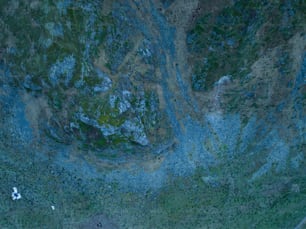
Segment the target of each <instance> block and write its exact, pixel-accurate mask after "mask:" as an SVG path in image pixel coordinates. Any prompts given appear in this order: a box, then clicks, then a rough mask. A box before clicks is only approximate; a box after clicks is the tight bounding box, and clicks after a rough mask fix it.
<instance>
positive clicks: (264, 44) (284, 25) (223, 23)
mask: <svg viewBox="0 0 306 229" xmlns="http://www.w3.org/2000/svg"><path fill="white" fill-rule="evenodd" d="M303 9H305V2H303V1H292V2H291V1H257V0H252V1H245V0H239V1H236V2H235V3H234V4H233V5H231V6H228V7H226V8H224V9H222V10H221V11H219V12H217V13H209V14H206V15H202V16H200V17H199V19H198V20H197V22H196V24H195V25H194V27H193V29H191V30H190V32H189V38H188V39H187V43H188V46H189V49H190V51H191V53H192V57H191V58H190V61H191V63H193V78H192V86H193V89H194V90H200V91H201V90H210V89H211V88H212V87H213V85H214V83H215V82H217V81H218V79H219V78H220V77H222V76H224V75H231V76H233V77H234V78H236V79H237V78H238V79H239V78H241V77H244V76H245V75H246V74H247V73H248V72H250V67H251V65H252V64H253V63H254V62H255V61H256V60H257V59H258V57H259V54H260V53H262V52H263V51H264V50H268V49H270V48H273V47H276V46H278V45H280V44H284V43H286V42H287V41H288V40H289V39H290V38H291V37H292V36H293V35H294V34H295V33H296V32H297V31H303V30H304V29H305V26H304V24H305V21H306V17H305V14H304V13H303Z"/></svg>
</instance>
